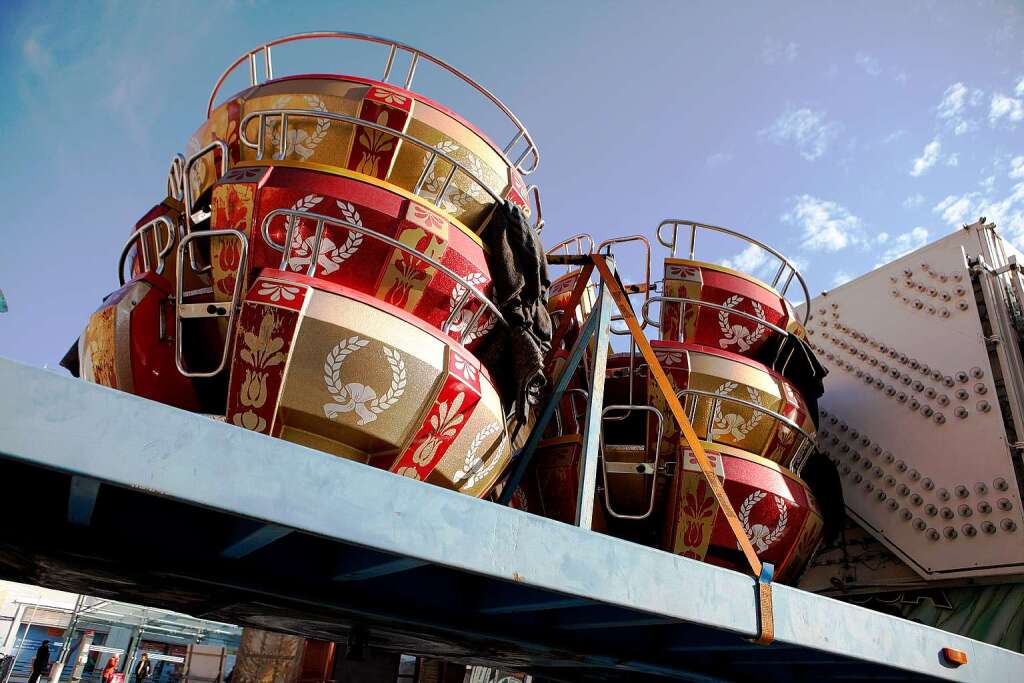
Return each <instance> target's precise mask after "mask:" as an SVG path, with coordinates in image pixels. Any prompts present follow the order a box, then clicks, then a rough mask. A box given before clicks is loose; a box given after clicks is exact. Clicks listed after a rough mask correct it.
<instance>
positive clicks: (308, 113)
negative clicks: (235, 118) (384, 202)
mask: <svg viewBox="0 0 1024 683" xmlns="http://www.w3.org/2000/svg"><path fill="white" fill-rule="evenodd" d="M270 117H279V118H280V122H281V123H280V125H281V142H282V144H281V151H280V152H278V153H277V154H275V155H273V157H272V159H274V160H276V161H280V160H282V159H284V158H285V157H286V156H287V154H288V147H287V145H288V121H289V117H306V118H314V119H330V120H332V121H341V122H343V123H350V124H352V125H358V126H366V127H367V128H373V129H374V130H379V131H383V132H385V133H387V134H388V135H393V136H394V137H396V138H401V139H402V140H405V141H406V142H409V143H411V144H414V145H416V146H417V147H419V148H420V149H422V150H423V151H425V152H426V153H427V154H428V155H429V158H428V159H427V164H426V165H425V166H424V167H423V172H422V173H421V174H420V177H419V180H417V181H416V185H415V186H414V187H413V190H412V193H413V194H414V195H416V196H422V195H421V194H420V193H421V191H422V190H423V185H424V183H426V181H427V176H428V174H429V173H430V170H431V169H432V168H433V167H434V164H435V163H436V162H437V158H438V157H440V158H441V159H443V160H444V161H447V162H448V163H450V164H451V165H452V170H451V171H450V172H449V173H448V175H447V177H446V178H445V181H444V185H443V186H442V187H441V189H440V190H439V191H438V193H437V198H436V199H435V200H433V201H434V206H437V207H440V206H441V203H442V202H443V201H444V196H445V194H446V193H447V192H448V188H449V187H450V186H451V182H452V179H453V177H454V175H455V171H461V172H462V173H463V174H464V175H465V176H466V177H468V178H469V179H470V180H471V181H473V183H474V184H475V185H477V186H479V187H480V188H481V189H483V190H484V192H486V193H487V194H488V195H490V197H491V199H492V200H493V201H494V202H495V203H496V204H501V203H502V202H503V201H504V199H502V198H501V197H500V196H499V195H498V194H497V193H496V192H494V190H492V189H491V188H490V186H488V185H487V184H486V183H485V182H484V181H483V180H482V179H481V178H479V177H477V176H476V175H475V174H474V173H473V172H472V171H470V170H469V169H468V168H467V167H466V166H465V165H463V164H462V163H461V162H459V161H457V160H456V159H454V158H453V157H452V156H450V155H449V154H447V153H445V152H443V151H441V150H440V149H437V148H436V147H434V146H432V145H430V144H429V143H427V142H424V141H423V140H420V139H419V138H417V137H415V136H413V135H409V134H408V133H403V132H402V131H400V130H395V129H394V128H389V127H388V126H385V125H383V124H380V123H376V122H375V121H366V120H364V119H360V118H358V117H355V116H349V115H347V114H335V113H333V112H329V111H318V110H315V109H264V110H262V111H254V112H252V113H250V114H247V115H246V116H245V118H243V119H242V123H241V126H240V130H239V133H238V139H239V140H240V141H241V142H242V144H243V145H245V146H246V147H248V148H249V149H253V150H256V159H257V160H261V159H263V157H264V154H265V151H264V149H263V147H264V141H265V137H266V136H265V135H264V134H263V131H264V129H265V126H266V121H267V119H268V118H270ZM255 118H258V119H259V130H258V132H257V138H256V140H255V141H253V140H250V139H249V137H248V135H247V134H246V131H247V130H248V128H249V123H250V122H251V121H252V120H253V119H255Z"/></svg>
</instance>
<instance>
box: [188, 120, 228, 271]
mask: <svg viewBox="0 0 1024 683" xmlns="http://www.w3.org/2000/svg"><path fill="white" fill-rule="evenodd" d="M218 149H219V150H220V175H221V176H223V175H224V174H225V173H227V170H228V145H227V143H226V142H224V141H223V140H214V141H213V142H211V143H210V144H208V145H207V146H206V147H203V148H202V149H200V150H199V151H197V152H196V153H195V154H193V155H192V156H190V157H189V158H188V160H186V161H185V166H184V169H183V174H182V186H183V190H184V192H183V194H184V196H185V235H186V236H188V235H189V234H191V233H192V227H193V223H198V222H202V221H204V220H206V219H207V218H209V217H210V214H209V212H207V211H197V212H194V213H193V211H192V208H193V206H192V205H193V203H194V202H195V199H196V198H195V197H193V196H192V168H193V167H194V166H195V165H196V163H197V162H198V161H199V160H200V159H202V158H203V157H204V156H206V155H207V154H209V153H210V152H213V151H214V150H218ZM218 177H220V176H218ZM188 262H189V265H190V266H191V267H192V270H194V271H195V272H197V273H205V272H207V271H209V270H210V268H211V266H210V264H206V265H205V266H203V267H202V268H200V267H199V264H197V263H196V252H195V249H194V248H193V247H192V246H191V242H189V250H188ZM179 263H181V261H179Z"/></svg>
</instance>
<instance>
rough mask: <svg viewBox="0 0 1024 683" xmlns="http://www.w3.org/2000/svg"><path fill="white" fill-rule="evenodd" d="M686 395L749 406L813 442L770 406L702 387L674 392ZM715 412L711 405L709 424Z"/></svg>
mask: <svg viewBox="0 0 1024 683" xmlns="http://www.w3.org/2000/svg"><path fill="white" fill-rule="evenodd" d="M686 396H701V397H704V398H710V399H714V400H715V401H716V403H717V402H718V401H727V402H730V403H738V404H740V405H742V406H746V407H747V408H750V409H752V410H756V411H758V412H760V413H763V414H765V415H767V416H768V417H770V418H772V419H773V420H776V421H778V422H781V423H783V424H784V425H786V426H787V427H789V428H790V429H793V430H795V431H796V432H797V433H798V434H800V435H801V436H802V437H803V438H804V442H805V443H808V444H811V445H813V444H814V443H815V439H814V436H813V435H811V434H808V433H807V432H806V431H805V430H804V429H803V428H802V427H801V426H800V425H798V424H797V423H796V422H793V420H791V419H789V418H788V417H786V416H785V415H783V414H781V413H777V412H775V411H774V410H772V409H771V408H767V407H765V406H763V405H761V404H760V403H754V402H753V401H748V400H746V399H744V398H737V397H735V396H723V395H722V394H716V393H715V392H713V391H705V390H703V389H683V390H682V391H677V392H676V398H678V399H685V397H686ZM717 412H718V408H717V406H715V407H712V409H711V414H710V415H709V417H708V425H710V424H711V422H712V421H713V420H714V419H715V414H716V413H717ZM710 431H711V430H710V428H709V429H708V433H709V434H710ZM801 448H803V446H802V445H801Z"/></svg>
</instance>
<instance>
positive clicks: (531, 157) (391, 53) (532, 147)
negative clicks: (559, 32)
mask: <svg viewBox="0 0 1024 683" xmlns="http://www.w3.org/2000/svg"><path fill="white" fill-rule="evenodd" d="M319 39H338V40H354V41H362V42H366V43H376V44H379V45H384V46H387V47H388V48H389V50H388V57H387V62H386V63H385V65H384V75H383V78H382V79H381V80H382V81H383V82H385V83H387V82H388V79H389V78H390V77H391V72H392V69H393V67H394V63H395V56H396V55H397V53H398V51H399V50H401V51H403V52H405V53H408V54H409V55H410V59H409V69H408V71H407V72H406V76H405V82H404V85H403V87H404V88H405V89H406V90H408V89H410V88H411V87H412V84H413V78H414V76H415V74H416V66H417V64H418V63H419V61H420V60H421V59H424V60H426V61H428V62H431V63H433V64H434V65H436V66H438V67H440V68H441V69H442V70H444V71H447V72H448V73H449V74H451V75H453V76H455V77H456V78H458V79H459V80H461V81H462V82H463V83H465V84H467V85H469V86H470V87H471V88H473V89H475V90H476V91H477V92H478V93H480V94H481V95H483V96H484V97H485V98H487V99H488V100H489V101H490V102H491V103H492V104H493V105H494V106H496V107H497V108H498V109H499V110H500V111H501V112H502V113H503V114H504V115H505V116H506V117H507V118H508V119H509V121H510V122H511V123H512V125H513V126H514V127H515V129H516V133H515V135H514V136H513V137H512V139H511V140H510V141H509V143H508V144H506V145H505V146H504V147H503V148H502V150H501V153H502V155H503V156H505V157H506V160H507V159H508V155H509V154H511V153H512V150H513V149H515V147H516V145H517V144H519V142H520V141H523V142H524V144H525V147H524V149H523V151H522V152H521V153H520V154H519V156H518V157H517V158H516V160H515V161H514V162H511V161H510V162H509V163H510V165H512V166H514V167H515V169H516V170H517V171H519V173H521V174H522V175H529V174H531V173H533V172H534V171H536V170H537V167H538V166H539V165H540V150H538V149H537V145H536V143H535V142H534V141H533V138H532V137H531V136H530V133H529V131H528V130H527V129H526V126H524V125H523V124H522V122H521V121H520V120H519V118H518V117H517V116H516V115H515V114H514V113H513V112H512V110H511V109H509V108H508V107H507V106H506V105H505V103H504V102H502V101H501V100H500V99H499V98H498V97H497V96H496V95H494V94H493V93H492V92H491V91H490V90H488V89H487V88H485V87H484V86H482V85H480V84H479V83H477V82H476V81H474V80H473V79H472V78H470V77H469V76H467V75H466V74H465V73H463V72H462V71H460V70H459V69H457V68H455V67H454V66H452V65H451V64H448V63H447V62H445V61H444V60H442V59H440V58H438V57H435V56H433V55H431V54H428V53H426V52H424V51H422V50H419V49H417V48H415V47H412V46H411V45H406V44H405V43H401V42H399V41H395V40H390V39H388V38H382V37H379V36H373V35H369V34H365V33H349V32H345V31H313V32H309V33H297V34H295V35H291V36H284V37H282V38H277V39H276V40H272V41H269V42H267V43H264V44H262V45H260V46H258V47H256V48H254V49H252V50H249V51H248V52H246V53H245V54H243V55H242V56H241V57H239V58H238V59H236V60H235V61H234V62H233V63H232V64H231V65H230V66H229V67H228V68H227V69H225V70H224V72H223V73H222V74H221V75H220V78H218V79H217V82H216V84H214V86H213V90H212V92H211V93H210V99H209V100H208V101H207V104H206V116H207V117H209V116H210V115H211V114H212V113H213V109H214V105H215V103H216V101H217V93H218V92H219V91H220V88H221V86H222V85H223V84H224V81H225V80H227V78H228V76H230V75H231V74H232V73H233V72H234V71H235V69H237V68H238V67H239V66H241V65H242V64H245V63H248V64H249V83H250V85H251V86H252V87H255V86H257V85H259V84H260V82H261V81H260V79H259V75H258V73H257V72H258V69H257V65H256V62H257V60H256V57H257V55H259V54H260V53H262V55H263V63H264V68H263V71H264V81H269V80H272V79H273V78H274V72H273V63H272V57H271V49H272V48H273V47H275V46H277V45H284V44H286V43H291V42H296V41H300V40H319ZM526 161H529V162H530V165H529V166H528V167H526V166H524V165H523V164H524V162H526Z"/></svg>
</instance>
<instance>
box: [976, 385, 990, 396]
mask: <svg viewBox="0 0 1024 683" xmlns="http://www.w3.org/2000/svg"><path fill="white" fill-rule="evenodd" d="M974 393H976V394H978V395H981V396H984V395H985V394H987V393H988V387H987V386H985V383H984V382H978V383H977V384H975V385H974Z"/></svg>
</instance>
